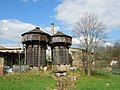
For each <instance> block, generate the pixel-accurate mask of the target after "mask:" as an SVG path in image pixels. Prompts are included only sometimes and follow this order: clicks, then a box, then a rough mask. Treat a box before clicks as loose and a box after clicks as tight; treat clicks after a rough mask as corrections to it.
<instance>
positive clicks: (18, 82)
mask: <svg viewBox="0 0 120 90" xmlns="http://www.w3.org/2000/svg"><path fill="white" fill-rule="evenodd" d="M55 84H56V81H55V80H53V79H52V78H51V77H50V76H49V75H37V74H15V75H10V74H9V75H5V76H2V77H0V90H46V89H47V90H53V88H55Z"/></svg>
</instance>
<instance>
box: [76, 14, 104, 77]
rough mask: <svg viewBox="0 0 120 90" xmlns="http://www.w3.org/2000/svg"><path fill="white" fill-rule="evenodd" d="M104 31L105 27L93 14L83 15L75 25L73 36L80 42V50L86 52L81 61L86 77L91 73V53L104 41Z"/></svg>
mask: <svg viewBox="0 0 120 90" xmlns="http://www.w3.org/2000/svg"><path fill="white" fill-rule="evenodd" d="M105 29H106V28H105V25H104V24H103V22H102V21H100V20H99V19H98V18H97V17H96V16H95V14H85V15H84V16H82V17H81V18H80V19H79V20H78V21H77V23H75V26H74V36H75V38H77V39H78V40H79V41H80V44H79V46H80V48H81V47H82V48H83V49H85V51H86V53H85V55H84V56H85V58H84V59H82V61H83V66H84V69H85V71H86V74H87V75H88V76H89V75H91V71H92V62H93V60H92V53H94V51H95V49H96V48H97V47H99V46H100V45H101V43H102V42H103V41H104V40H105V39H104V38H105V33H104V31H105Z"/></svg>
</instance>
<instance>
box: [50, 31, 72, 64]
mask: <svg viewBox="0 0 120 90" xmlns="http://www.w3.org/2000/svg"><path fill="white" fill-rule="evenodd" d="M71 42H72V37H71V36H68V35H66V34H64V33H62V32H60V31H58V32H57V33H56V34H54V35H52V36H51V49H52V59H53V65H69V64H71V61H70V56H69V48H70V46H71Z"/></svg>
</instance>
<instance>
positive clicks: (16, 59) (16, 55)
mask: <svg viewBox="0 0 120 90" xmlns="http://www.w3.org/2000/svg"><path fill="white" fill-rule="evenodd" d="M0 57H1V58H4V65H6V66H10V67H13V65H19V64H20V63H21V64H24V54H23V50H22V48H6V47H3V46H0Z"/></svg>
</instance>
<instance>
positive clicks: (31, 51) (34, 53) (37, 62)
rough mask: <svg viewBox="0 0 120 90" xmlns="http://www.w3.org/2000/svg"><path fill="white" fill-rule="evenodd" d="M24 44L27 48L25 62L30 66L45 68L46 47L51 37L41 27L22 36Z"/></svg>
mask: <svg viewBox="0 0 120 90" xmlns="http://www.w3.org/2000/svg"><path fill="white" fill-rule="evenodd" d="M22 43H23V46H24V48H25V61H26V64H27V65H29V66H36V67H40V66H45V65H46V64H47V61H46V47H47V45H48V44H49V43H50V35H49V34H47V33H45V32H43V31H42V30H40V28H39V27H36V28H35V29H33V30H31V31H28V32H25V33H23V34H22Z"/></svg>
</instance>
